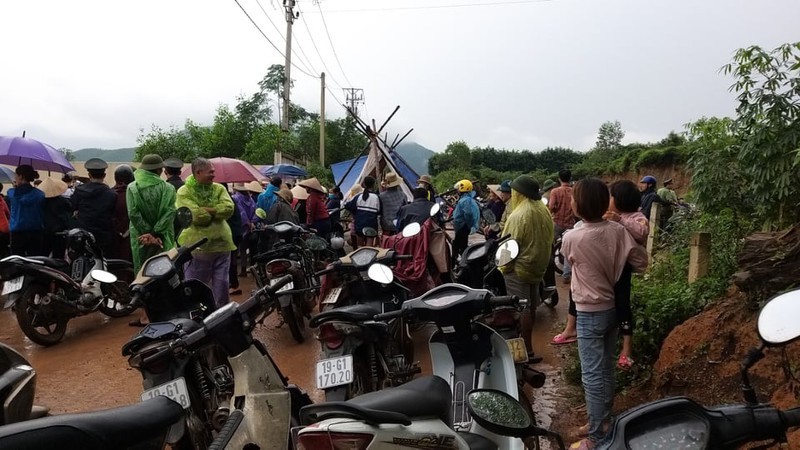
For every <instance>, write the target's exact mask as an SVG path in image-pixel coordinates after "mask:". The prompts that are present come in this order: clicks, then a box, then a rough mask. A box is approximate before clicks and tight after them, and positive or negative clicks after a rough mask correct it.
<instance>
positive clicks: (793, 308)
mask: <svg viewBox="0 0 800 450" xmlns="http://www.w3.org/2000/svg"><path fill="white" fill-rule="evenodd" d="M799 307H800V289H795V290H792V291H789V292H786V293H784V294H780V295H778V296H775V297H773V298H772V299H771V300H770V301H768V302H767V304H766V305H764V308H763V309H762V310H761V312H760V313H759V315H758V322H757V323H758V325H757V326H758V334H759V337H760V338H761V345H760V346H759V347H758V348H752V349H751V350H750V351H749V352H748V353H747V356H746V357H745V359H744V361H743V362H742V365H741V377H742V384H741V386H742V394H743V397H744V401H745V403H744V404H739V405H724V406H716V407H713V408H704V407H703V406H701V405H699V404H697V403H696V402H694V401H693V400H691V399H689V398H686V397H673V398H666V399H662V400H656V401H654V402H651V403H647V404H645V405H641V406H638V407H636V408H633V409H631V410H629V411H627V412H625V413H623V414H621V415H620V416H619V417H618V419H617V421H616V423H615V424H614V426H613V428H612V432H611V435H610V440H609V442H608V443H607V444H606V445H605V446H603V448H607V449H609V450H617V449H620V450H621V449H638V448H656V447H664V448H667V447H669V448H692V449H711V448H713V449H734V448H739V447H740V446H742V445H744V444H746V443H749V442H757V441H773V442H771V443H770V445H765V446H763V447H759V448H767V447H768V446H771V445H773V444H775V443H777V442H786V430H788V429H790V428H794V427H797V426H800V407H797V408H792V409H789V410H779V409H777V408H775V407H773V406H770V405H769V404H764V403H760V402H759V401H758V398H757V396H756V391H755V389H754V388H753V386H752V385H751V384H750V376H749V374H748V371H749V369H750V368H751V367H752V366H753V365H755V364H756V363H757V362H758V361H760V360H761V359H762V358H764V350H765V349H766V348H767V347H783V346H785V345H786V344H788V343H790V342H793V341H795V340H797V339H798V338H800V322H798V321H797V317H798V313H800V308H799Z"/></svg>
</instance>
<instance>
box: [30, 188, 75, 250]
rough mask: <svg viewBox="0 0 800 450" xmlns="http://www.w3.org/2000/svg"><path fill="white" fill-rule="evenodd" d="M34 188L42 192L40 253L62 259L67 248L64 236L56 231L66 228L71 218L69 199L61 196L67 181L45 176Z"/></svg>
mask: <svg viewBox="0 0 800 450" xmlns="http://www.w3.org/2000/svg"><path fill="white" fill-rule="evenodd" d="M36 188H37V189H39V190H40V191H42V192H44V202H43V203H42V219H44V236H43V239H42V254H43V255H44V256H52V257H53V258H58V259H64V255H65V253H66V250H67V244H66V240H65V239H64V236H58V235H56V233H58V232H61V231H65V230H68V229H69V228H70V221H71V219H72V205H71V204H70V203H69V199H67V198H66V197H64V196H63V194H64V192H66V191H67V183H64V182H63V181H60V180H58V179H55V178H45V179H44V180H42V183H41V184H39V186H36Z"/></svg>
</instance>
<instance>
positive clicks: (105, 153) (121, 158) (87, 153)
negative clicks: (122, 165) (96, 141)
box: [72, 147, 136, 162]
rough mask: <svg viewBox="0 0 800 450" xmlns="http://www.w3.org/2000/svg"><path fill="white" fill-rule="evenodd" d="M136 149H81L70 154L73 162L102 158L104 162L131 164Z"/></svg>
mask: <svg viewBox="0 0 800 450" xmlns="http://www.w3.org/2000/svg"><path fill="white" fill-rule="evenodd" d="M135 153H136V147H132V148H118V149H114V150H103V149H102V148H82V149H80V150H75V151H74V152H72V155H73V156H74V160H75V161H86V160H87V159H91V158H102V159H103V161H105V162H131V161H133V155H134V154H135Z"/></svg>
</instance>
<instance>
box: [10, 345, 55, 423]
mask: <svg viewBox="0 0 800 450" xmlns="http://www.w3.org/2000/svg"><path fill="white" fill-rule="evenodd" d="M35 391H36V371H35V370H34V369H33V367H31V365H30V364H28V361H26V360H25V358H24V357H23V356H22V355H20V354H19V353H17V351H16V350H14V349H13V348H11V347H9V346H8V345H6V344H3V343H0V405H2V409H0V425H8V424H10V423H16V422H22V421H24V420H29V419H37V418H39V417H43V416H46V415H47V413H48V412H49V409H48V408H44V407H41V406H35V405H34V404H33V397H34V392H35Z"/></svg>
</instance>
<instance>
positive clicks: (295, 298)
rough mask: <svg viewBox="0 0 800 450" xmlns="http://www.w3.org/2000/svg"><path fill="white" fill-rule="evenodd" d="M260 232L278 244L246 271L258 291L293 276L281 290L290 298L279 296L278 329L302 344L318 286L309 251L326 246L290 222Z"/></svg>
mask: <svg viewBox="0 0 800 450" xmlns="http://www.w3.org/2000/svg"><path fill="white" fill-rule="evenodd" d="M262 211H263V210H262ZM265 217H266V216H265ZM260 230H262V231H263V232H264V233H266V234H267V235H272V236H274V237H275V238H277V242H276V243H275V246H274V247H273V248H272V249H271V250H268V251H266V252H264V253H260V254H258V255H256V256H254V257H253V265H252V266H250V267H249V268H248V271H249V272H250V273H251V274H252V275H253V279H254V280H255V281H256V285H257V286H258V287H259V288H263V287H264V286H267V285H272V284H274V283H275V282H276V281H277V280H278V279H279V278H280V277H283V276H284V275H286V274H290V275H291V276H292V282H291V283H289V284H287V285H286V286H284V288H283V290H284V291H290V292H293V294H292V293H289V294H281V295H279V296H278V301H279V302H280V309H279V312H280V316H281V325H283V324H284V323H285V324H287V325H288V326H289V331H290V332H291V334H292V337H293V338H294V340H295V341H297V342H298V343H302V342H303V341H304V340H305V336H304V331H305V327H306V323H305V319H306V318H310V317H311V311H312V310H313V309H314V304H315V299H314V294H313V292H312V291H313V290H315V289H317V286H319V278H318V277H317V276H316V275H315V274H314V255H313V250H312V249H313V248H319V247H320V246H322V247H323V248H325V247H327V244H326V242H325V241H324V240H323V239H321V238H319V237H317V236H310V234H311V233H310V232H309V230H307V229H306V228H303V227H301V226H300V225H296V224H293V223H291V222H278V223H275V224H273V225H266V226H264V227H263V228H261V229H260ZM304 237H305V239H304ZM320 241H321V242H320ZM307 242H308V243H307ZM281 325H279V326H281Z"/></svg>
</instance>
